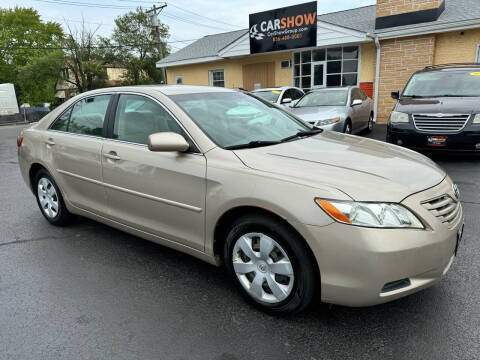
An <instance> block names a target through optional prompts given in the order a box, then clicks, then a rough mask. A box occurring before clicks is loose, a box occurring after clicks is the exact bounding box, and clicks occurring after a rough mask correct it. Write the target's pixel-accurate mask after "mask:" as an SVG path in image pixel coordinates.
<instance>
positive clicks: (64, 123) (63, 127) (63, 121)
mask: <svg viewBox="0 0 480 360" xmlns="http://www.w3.org/2000/svg"><path fill="white" fill-rule="evenodd" d="M71 113H72V108H71V107H70V108H69V109H68V110H67V111H65V112H64V113H63V114H62V115H61V116H60V117H59V118H58V119H57V120H55V122H54V123H53V125H52V126H50V129H52V130H57V131H67V130H68V121H69V120H70V114H71Z"/></svg>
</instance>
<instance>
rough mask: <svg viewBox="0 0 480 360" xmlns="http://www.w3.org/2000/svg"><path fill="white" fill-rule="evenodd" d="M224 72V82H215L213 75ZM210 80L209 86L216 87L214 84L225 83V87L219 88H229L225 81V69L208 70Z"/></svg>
mask: <svg viewBox="0 0 480 360" xmlns="http://www.w3.org/2000/svg"><path fill="white" fill-rule="evenodd" d="M220 71H221V72H222V73H223V80H213V73H215V72H220ZM208 80H209V84H210V86H215V85H214V82H215V81H217V82H218V81H223V86H217V87H223V88H225V87H227V84H226V81H225V69H214V70H208Z"/></svg>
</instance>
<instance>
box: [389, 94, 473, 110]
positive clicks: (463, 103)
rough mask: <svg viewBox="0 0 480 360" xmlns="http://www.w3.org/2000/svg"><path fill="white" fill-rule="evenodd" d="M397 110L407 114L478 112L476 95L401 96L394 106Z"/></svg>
mask: <svg viewBox="0 0 480 360" xmlns="http://www.w3.org/2000/svg"><path fill="white" fill-rule="evenodd" d="M395 110H397V111H400V112H405V113H408V114H418V113H426V114H431V113H444V114H472V113H475V114H477V113H480V98H478V97H441V98H423V99H412V98H401V99H400V100H399V101H398V104H397V106H396V109H395Z"/></svg>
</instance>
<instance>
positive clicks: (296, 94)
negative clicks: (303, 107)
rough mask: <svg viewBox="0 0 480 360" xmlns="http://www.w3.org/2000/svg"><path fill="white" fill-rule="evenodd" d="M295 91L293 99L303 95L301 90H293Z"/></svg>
mask: <svg viewBox="0 0 480 360" xmlns="http://www.w3.org/2000/svg"><path fill="white" fill-rule="evenodd" d="M292 92H293V100H297V99H300V98H301V97H302V96H303V93H302V92H301V91H300V90H296V89H294V90H292Z"/></svg>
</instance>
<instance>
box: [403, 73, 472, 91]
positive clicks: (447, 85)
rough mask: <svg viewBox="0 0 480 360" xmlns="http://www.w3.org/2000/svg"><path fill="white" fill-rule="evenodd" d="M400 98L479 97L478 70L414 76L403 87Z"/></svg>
mask: <svg viewBox="0 0 480 360" xmlns="http://www.w3.org/2000/svg"><path fill="white" fill-rule="evenodd" d="M402 96H421V97H442V96H480V69H479V71H475V70H452V71H429V72H423V73H418V74H415V75H413V76H412V78H411V79H410V81H409V82H408V84H407V86H406V87H405V90H404V91H403V94H402Z"/></svg>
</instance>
